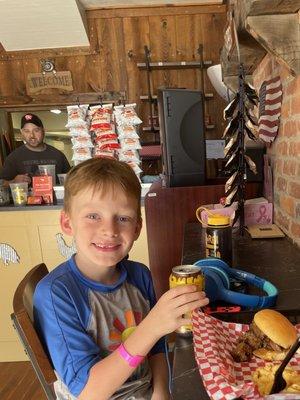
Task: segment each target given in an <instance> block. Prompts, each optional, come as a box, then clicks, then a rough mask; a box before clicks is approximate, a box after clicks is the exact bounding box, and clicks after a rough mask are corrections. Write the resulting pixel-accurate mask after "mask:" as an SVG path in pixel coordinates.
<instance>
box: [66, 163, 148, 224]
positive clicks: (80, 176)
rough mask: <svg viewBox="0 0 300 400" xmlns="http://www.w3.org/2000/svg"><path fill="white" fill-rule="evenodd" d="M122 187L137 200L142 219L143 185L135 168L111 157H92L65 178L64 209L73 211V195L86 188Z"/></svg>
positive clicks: (103, 189)
mask: <svg viewBox="0 0 300 400" xmlns="http://www.w3.org/2000/svg"><path fill="white" fill-rule="evenodd" d="M114 187H121V188H122V189H123V190H124V192H125V194H126V195H127V196H131V197H133V198H134V199H136V200H137V204H138V209H137V215H138V218H139V219H141V185H140V181H139V179H138V178H137V176H136V174H135V173H134V171H133V169H132V168H131V167H130V166H129V165H128V164H126V163H125V162H122V161H117V160H115V159H111V158H91V159H90V160H87V161H84V162H82V163H81V164H78V165H77V166H76V167H73V168H72V169H71V170H70V171H69V172H68V174H67V176H66V180H65V195H64V210H65V212H67V213H68V212H70V211H71V205H72V201H73V197H74V196H76V194H77V193H79V192H81V191H82V190H85V189H90V188H91V189H93V190H95V191H97V190H99V191H104V193H105V192H106V191H107V190H109V189H113V188H114Z"/></svg>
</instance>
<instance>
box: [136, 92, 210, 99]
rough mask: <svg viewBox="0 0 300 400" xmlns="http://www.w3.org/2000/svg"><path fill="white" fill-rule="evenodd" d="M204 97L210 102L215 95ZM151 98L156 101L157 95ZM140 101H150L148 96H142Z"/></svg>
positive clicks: (207, 94)
mask: <svg viewBox="0 0 300 400" xmlns="http://www.w3.org/2000/svg"><path fill="white" fill-rule="evenodd" d="M204 96H205V100H210V99H213V97H214V94H213V93H205V95H204ZM151 97H152V100H154V101H156V100H157V95H156V94H154V95H153V96H151ZM140 100H143V101H149V96H148V95H141V96H140Z"/></svg>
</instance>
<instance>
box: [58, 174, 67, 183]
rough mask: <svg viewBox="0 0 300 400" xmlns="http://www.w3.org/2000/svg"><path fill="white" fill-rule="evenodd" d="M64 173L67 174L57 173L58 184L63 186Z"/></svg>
mask: <svg viewBox="0 0 300 400" xmlns="http://www.w3.org/2000/svg"><path fill="white" fill-rule="evenodd" d="M66 175H67V174H57V176H58V180H59V184H60V185H61V186H63V185H64V183H65V179H66Z"/></svg>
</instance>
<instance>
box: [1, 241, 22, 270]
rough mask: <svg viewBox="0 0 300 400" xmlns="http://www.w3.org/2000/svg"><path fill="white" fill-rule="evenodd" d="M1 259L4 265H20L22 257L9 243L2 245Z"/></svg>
mask: <svg viewBox="0 0 300 400" xmlns="http://www.w3.org/2000/svg"><path fill="white" fill-rule="evenodd" d="M0 259H2V261H3V263H4V265H6V266H7V265H8V264H9V263H13V264H17V263H20V257H19V255H18V253H17V252H16V250H15V249H14V248H13V247H12V246H10V245H9V244H7V243H0Z"/></svg>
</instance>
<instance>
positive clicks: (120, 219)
mask: <svg viewBox="0 0 300 400" xmlns="http://www.w3.org/2000/svg"><path fill="white" fill-rule="evenodd" d="M131 220H132V218H130V217H124V216H121V217H119V221H120V222H130V221H131Z"/></svg>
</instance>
